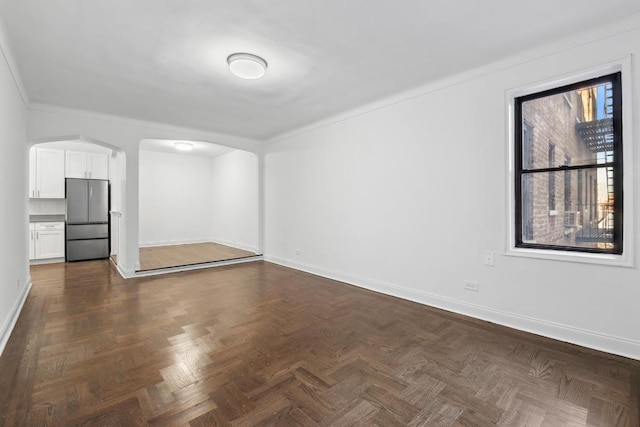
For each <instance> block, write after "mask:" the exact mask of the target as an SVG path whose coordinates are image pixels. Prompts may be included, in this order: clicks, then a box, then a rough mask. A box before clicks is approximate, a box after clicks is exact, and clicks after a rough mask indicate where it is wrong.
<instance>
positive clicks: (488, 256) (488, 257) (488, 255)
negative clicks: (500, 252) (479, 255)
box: [484, 251, 495, 267]
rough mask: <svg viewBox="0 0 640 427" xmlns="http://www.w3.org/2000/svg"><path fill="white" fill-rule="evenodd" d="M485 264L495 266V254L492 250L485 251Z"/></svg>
mask: <svg viewBox="0 0 640 427" xmlns="http://www.w3.org/2000/svg"><path fill="white" fill-rule="evenodd" d="M484 265H488V266H489V267H493V266H494V265H495V254H494V253H493V252H491V251H486V252H485V253H484Z"/></svg>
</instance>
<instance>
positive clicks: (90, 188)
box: [89, 186, 93, 198]
mask: <svg viewBox="0 0 640 427" xmlns="http://www.w3.org/2000/svg"><path fill="white" fill-rule="evenodd" d="M89 197H90V198H91V197H93V187H91V186H89Z"/></svg>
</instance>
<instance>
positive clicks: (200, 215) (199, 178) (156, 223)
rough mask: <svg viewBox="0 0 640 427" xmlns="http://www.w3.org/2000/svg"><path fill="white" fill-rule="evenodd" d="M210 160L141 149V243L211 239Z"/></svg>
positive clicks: (174, 242) (149, 244) (142, 244)
mask: <svg viewBox="0 0 640 427" xmlns="http://www.w3.org/2000/svg"><path fill="white" fill-rule="evenodd" d="M211 181H212V172H211V159H210V158H208V157H199V156H190V155H185V154H170V153H161V152H157V151H146V150H141V151H140V246H157V245H167V244H181V243H195V242H206V241H210V240H211V236H212V226H211V212H212V209H213V199H212V193H211V191H210V186H211Z"/></svg>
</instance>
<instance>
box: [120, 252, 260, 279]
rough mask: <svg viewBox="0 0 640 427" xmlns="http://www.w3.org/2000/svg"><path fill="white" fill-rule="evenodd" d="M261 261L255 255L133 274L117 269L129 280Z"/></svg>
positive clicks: (258, 256)
mask: <svg viewBox="0 0 640 427" xmlns="http://www.w3.org/2000/svg"><path fill="white" fill-rule="evenodd" d="M262 260H263V258H262V255H256V256H251V257H246V258H238V259H230V260H226V261H213V262H207V263H203V264H192V265H183V266H180V267H167V268H159V269H157V270H145V271H135V272H133V273H129V272H125V271H124V270H123V271H120V269H118V271H120V275H121V276H122V277H123V278H125V279H130V278H133V277H149V276H159V275H162V274H170V273H179V272H182V271H192V270H201V269H203V268H216V267H224V266H227V265H234V264H244V263H247V262H255V261H262ZM125 274H126V275H125Z"/></svg>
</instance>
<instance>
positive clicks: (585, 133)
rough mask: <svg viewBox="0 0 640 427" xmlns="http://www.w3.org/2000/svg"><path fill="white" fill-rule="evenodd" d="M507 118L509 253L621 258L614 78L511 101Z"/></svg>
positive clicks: (617, 85)
mask: <svg viewBox="0 0 640 427" xmlns="http://www.w3.org/2000/svg"><path fill="white" fill-rule="evenodd" d="M568 106H569V107H568ZM514 113H515V114H514V118H515V127H514V129H515V135H514V142H515V147H514V153H515V159H514V166H515V174H514V178H515V182H514V189H515V200H514V207H515V217H514V218H515V227H514V231H515V236H514V237H515V247H517V248H531V249H551V250H561V251H578V252H589V253H606V254H621V253H622V236H623V230H622V228H623V227H622V226H623V216H622V206H623V200H622V196H623V192H622V176H623V175H622V88H621V73H619V72H618V73H614V74H610V75H606V76H603V77H598V78H595V79H591V80H586V81H582V82H579V83H574V84H571V85H567V86H562V87H557V88H553V89H549V90H545V91H542V92H537V93H532V94H528V95H525V96H521V97H516V98H515V99H514ZM534 130H535V131H534ZM585 182H586V185H585ZM556 199H558V200H561V201H564V203H562V202H560V203H557V202H556Z"/></svg>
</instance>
